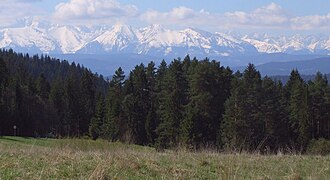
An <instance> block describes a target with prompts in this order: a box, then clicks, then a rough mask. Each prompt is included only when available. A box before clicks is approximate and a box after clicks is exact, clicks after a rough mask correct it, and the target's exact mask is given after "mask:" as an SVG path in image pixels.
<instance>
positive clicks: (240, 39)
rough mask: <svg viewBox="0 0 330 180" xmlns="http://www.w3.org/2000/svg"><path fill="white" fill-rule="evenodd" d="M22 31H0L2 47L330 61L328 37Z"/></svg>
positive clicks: (51, 28) (35, 25)
mask: <svg viewBox="0 0 330 180" xmlns="http://www.w3.org/2000/svg"><path fill="white" fill-rule="evenodd" d="M25 24H26V25H25V26H23V27H12V28H2V29H1V28H0V47H1V48H12V49H14V50H16V51H21V52H29V53H49V54H120V53H129V54H139V55H152V56H160V57H162V56H163V57H164V56H169V57H178V56H184V55H185V54H191V55H194V56H204V57H205V56H209V57H227V56H230V57H232V56H242V55H257V54H265V53H266V54H271V53H287V54H320V55H329V53H330V36H316V35H311V36H302V35H294V36H271V35H267V34H256V33H254V34H248V35H238V34H233V33H211V32H206V31H203V30H199V29H194V28H187V29H183V30H170V29H166V28H164V27H162V26H161V25H151V26H148V27H145V28H139V29H137V28H133V27H131V26H128V25H122V24H121V25H120V24H117V25H114V26H112V27H106V26H102V27H83V26H63V25H62V26H60V25H50V24H48V25H47V24H41V23H39V22H37V21H35V20H30V21H27V22H26V23H25Z"/></svg>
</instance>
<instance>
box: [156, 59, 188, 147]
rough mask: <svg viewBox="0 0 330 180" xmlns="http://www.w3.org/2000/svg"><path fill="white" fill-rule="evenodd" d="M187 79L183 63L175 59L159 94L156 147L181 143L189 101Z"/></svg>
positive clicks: (165, 76) (166, 73)
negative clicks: (181, 127)
mask: <svg viewBox="0 0 330 180" xmlns="http://www.w3.org/2000/svg"><path fill="white" fill-rule="evenodd" d="M186 84H187V82H186V79H185V78H184V75H183V70H182V63H181V62H180V61H179V60H174V61H173V62H172V63H171V64H170V65H169V67H168V69H167V70H166V72H165V75H164V78H163V83H162V87H161V92H160V94H159V97H160V98H159V107H158V116H159V118H160V124H159V126H158V127H157V135H158V138H157V141H156V148H157V149H160V150H161V149H164V148H169V147H174V146H176V145H178V143H179V137H180V130H179V128H178V127H180V124H181V121H182V119H183V117H184V105H185V104H186V102H187V97H186V96H187V92H186V90H187V87H186Z"/></svg>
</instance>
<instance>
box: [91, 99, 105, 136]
mask: <svg viewBox="0 0 330 180" xmlns="http://www.w3.org/2000/svg"><path fill="white" fill-rule="evenodd" d="M104 119H105V106H104V98H103V96H102V94H99V95H98V100H97V102H96V110H95V115H94V116H93V117H92V119H91V121H90V124H89V135H90V136H91V137H92V139H93V140H96V139H97V138H98V137H100V136H101V132H102V131H101V127H102V123H103V122H104Z"/></svg>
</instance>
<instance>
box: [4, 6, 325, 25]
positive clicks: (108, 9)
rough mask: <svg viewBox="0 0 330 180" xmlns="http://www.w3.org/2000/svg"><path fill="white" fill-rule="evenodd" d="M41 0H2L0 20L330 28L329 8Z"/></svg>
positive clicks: (95, 23) (10, 22)
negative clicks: (47, 8) (45, 5)
mask: <svg viewBox="0 0 330 180" xmlns="http://www.w3.org/2000/svg"><path fill="white" fill-rule="evenodd" d="M38 1H42V0H24V1H23V0H3V1H2V2H3V3H1V4H0V24H1V25H2V26H5V25H10V24H13V22H15V21H16V20H17V19H22V18H24V17H26V16H42V18H41V19H46V20H47V21H50V22H51V23H56V24H80V25H99V24H107V25H113V24H115V23H118V22H124V23H125V22H128V23H132V22H133V24H140V25H141V26H144V25H146V24H162V25H165V26H176V27H188V26H189V27H195V28H200V29H205V30H210V29H212V30H215V31H222V30H251V31H254V30H287V31H291V30H303V31H314V30H330V12H329V13H328V14H325V15H320V14H312V15H308V16H297V15H294V14H292V13H291V12H288V11H287V10H286V9H284V8H282V7H281V6H280V5H278V4H276V3H270V4H268V5H265V6H262V7H259V8H256V9H254V10H252V11H249V12H247V11H233V12H226V13H214V12H209V11H208V10H207V9H199V10H196V9H191V8H189V7H185V6H180V7H173V8H172V9H171V10H169V11H166V12H164V11H157V10H153V9H149V10H146V11H144V12H141V10H139V9H138V6H136V5H133V4H123V3H120V2H119V1H117V0H68V1H67V2H63V3H59V4H58V5H56V7H54V11H53V12H51V13H49V12H48V13H45V12H43V11H42V9H38V8H37V7H36V6H34V4H36V3H35V2H38Z"/></svg>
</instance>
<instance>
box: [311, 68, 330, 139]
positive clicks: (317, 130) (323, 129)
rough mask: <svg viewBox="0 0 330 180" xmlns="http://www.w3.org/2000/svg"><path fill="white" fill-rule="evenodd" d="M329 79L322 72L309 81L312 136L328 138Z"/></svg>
mask: <svg viewBox="0 0 330 180" xmlns="http://www.w3.org/2000/svg"><path fill="white" fill-rule="evenodd" d="M327 88H328V80H327V78H326V76H323V75H322V74H321V73H320V72H318V73H317V74H316V77H315V80H314V81H313V82H310V83H309V91H310V103H309V104H310V112H311V113H310V119H311V122H310V123H311V126H312V127H311V128H312V138H316V139H318V138H326V137H327V125H328V121H329V115H328V108H327V105H328V103H329V102H327V99H326V94H327Z"/></svg>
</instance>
